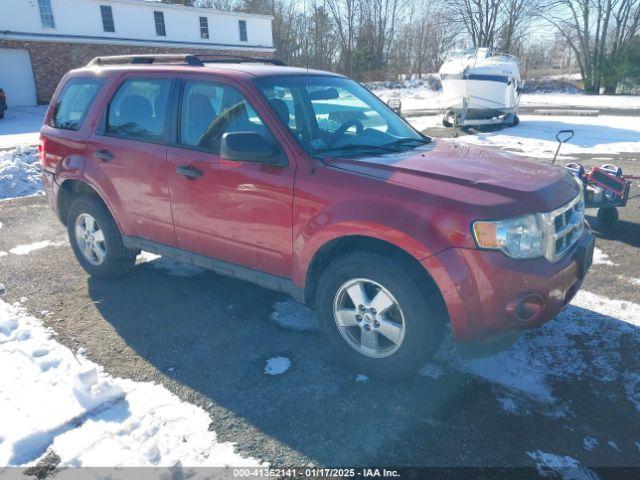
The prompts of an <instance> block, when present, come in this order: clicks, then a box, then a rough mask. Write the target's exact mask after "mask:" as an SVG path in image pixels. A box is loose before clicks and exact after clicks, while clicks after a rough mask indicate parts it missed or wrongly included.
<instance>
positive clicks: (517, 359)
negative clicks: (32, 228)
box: [273, 291, 640, 416]
mask: <svg viewBox="0 0 640 480" xmlns="http://www.w3.org/2000/svg"><path fill="white" fill-rule="evenodd" d="M283 304H284V305H285V306H286V309H287V310H294V311H296V317H295V318H296V319H298V318H299V317H300V316H301V315H303V314H307V315H315V314H314V313H313V312H312V311H311V310H309V309H307V308H306V307H304V306H302V305H300V306H299V307H297V309H296V308H294V306H293V305H291V304H295V302H294V301H293V300H288V301H287V302H281V303H276V304H275V305H274V306H273V308H274V309H275V311H276V312H281V311H282V310H283ZM638 327H640V305H638V304H635V303H632V302H626V301H621V300H614V299H610V298H606V297H603V296H600V295H596V294H593V293H590V292H584V291H581V292H579V293H578V294H577V295H576V297H575V298H574V299H573V301H572V302H571V304H570V305H569V306H568V307H566V308H565V309H564V310H563V311H562V312H561V313H560V314H559V315H558V316H557V317H556V318H555V319H553V320H552V321H551V322H549V323H547V324H546V325H544V326H542V327H541V328H538V329H534V330H530V331H527V332H526V333H524V334H523V336H522V337H521V338H520V339H519V340H518V341H516V342H515V343H514V344H513V345H512V346H511V347H509V348H508V349H507V350H505V351H503V352H500V353H497V354H495V355H492V356H489V357H483V358H473V359H467V358H465V356H464V355H463V354H461V352H460V350H459V349H458V347H457V345H456V344H455V343H454V342H453V341H452V340H451V338H449V339H448V340H447V341H445V343H444V344H443V346H442V348H441V349H440V351H439V353H438V355H437V356H436V361H437V362H438V363H439V364H433V363H429V364H427V365H426V366H425V367H423V368H422V369H421V370H420V374H421V375H422V376H427V377H431V378H434V379H437V378H439V377H440V376H442V375H444V374H446V370H458V371H463V372H466V373H469V374H472V375H475V376H477V377H480V378H483V379H485V380H487V381H489V382H491V383H492V384H494V385H496V386H499V387H500V388H502V389H506V391H508V392H511V393H512V394H513V395H515V397H516V398H517V397H520V396H523V395H524V396H525V397H526V398H527V399H530V400H534V401H536V402H537V403H538V404H539V405H540V406H542V407H544V408H546V413H548V414H550V415H552V416H564V415H566V406H565V405H563V404H562V401H561V399H558V398H556V394H555V392H554V388H553V385H554V382H555V381H556V380H563V379H572V380H576V379H581V380H594V381H601V382H612V381H616V380H622V381H623V382H624V384H625V388H626V396H627V400H628V401H629V402H631V403H632V404H633V405H635V406H636V408H637V410H638V412H640V374H637V373H634V372H632V371H628V369H627V368H626V367H625V366H624V365H626V364H628V362H629V359H626V360H625V359H622V358H621V353H620V352H624V351H625V348H623V346H624V345H628V343H624V342H632V343H636V344H638V345H640V328H638ZM594 351H598V355H597V356H594V355H592V353H593V352H594ZM625 361H626V362H627V363H625ZM633 361H634V360H632V363H633ZM445 369H446V370H445ZM501 406H502V408H503V409H505V410H506V411H514V409H516V408H518V404H517V402H516V400H515V399H513V398H510V399H508V400H504V401H501Z"/></svg>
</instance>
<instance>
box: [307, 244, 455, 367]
mask: <svg viewBox="0 0 640 480" xmlns="http://www.w3.org/2000/svg"><path fill="white" fill-rule="evenodd" d="M316 301H317V305H318V309H319V311H320V316H321V322H322V328H323V331H324V333H325V334H326V336H327V337H328V338H329V340H330V342H331V343H332V345H333V346H334V347H335V348H336V349H337V350H338V352H339V353H340V354H341V355H342V356H343V357H344V358H345V360H346V361H347V362H348V363H349V364H350V365H351V366H353V367H354V368H355V369H356V370H357V371H358V372H362V373H368V374H371V375H375V376H379V377H383V378H402V377H405V376H408V375H411V374H413V373H415V371H416V370H418V369H419V368H420V367H421V366H423V365H424V363H425V362H426V361H427V360H428V359H429V358H431V357H432V356H433V354H434V353H435V351H436V350H437V348H438V346H439V345H440V342H441V341H442V335H443V322H442V319H441V318H439V317H438V315H437V313H436V309H435V308H432V305H430V303H429V301H428V300H427V296H426V295H425V294H424V292H423V291H421V289H420V288H419V286H418V284H417V283H416V281H415V280H414V279H413V278H411V275H408V272H407V271H406V270H405V269H403V268H401V266H400V265H398V264H397V263H396V262H393V261H392V260H390V259H388V258H386V257H384V256H382V255H378V254H372V253H353V254H348V255H344V256H342V257H339V258H337V259H336V260H334V261H333V262H332V263H331V264H330V265H329V266H328V267H327V268H326V269H325V271H324V272H323V273H322V275H321V277H320V280H319V282H318V290H317V297H316Z"/></svg>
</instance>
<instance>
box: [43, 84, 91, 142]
mask: <svg viewBox="0 0 640 480" xmlns="http://www.w3.org/2000/svg"><path fill="white" fill-rule="evenodd" d="M103 83H104V79H98V78H74V79H71V80H69V81H68V82H67V84H66V85H65V86H64V88H63V89H62V92H61V93H60V95H59V96H58V98H57V100H56V103H55V106H54V110H53V116H52V117H51V121H50V122H49V125H50V126H52V127H54V128H61V129H64V130H80V127H82V123H83V122H84V119H85V117H86V116H87V112H88V110H89V107H91V104H92V103H93V100H94V99H95V98H96V95H97V94H98V92H99V91H100V87H102V84H103Z"/></svg>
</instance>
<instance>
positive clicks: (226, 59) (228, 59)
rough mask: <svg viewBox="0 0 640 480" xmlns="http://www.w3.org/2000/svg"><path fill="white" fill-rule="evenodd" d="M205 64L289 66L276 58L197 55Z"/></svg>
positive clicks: (216, 54)
mask: <svg viewBox="0 0 640 480" xmlns="http://www.w3.org/2000/svg"><path fill="white" fill-rule="evenodd" d="M196 56H197V57H198V58H199V59H200V61H202V62H203V63H245V62H246V63H269V64H271V65H278V66H286V65H287V64H286V63H284V62H283V61H281V60H276V59H275V58H258V57H246V56H244V55H233V54H228V53H211V54H204V55H196Z"/></svg>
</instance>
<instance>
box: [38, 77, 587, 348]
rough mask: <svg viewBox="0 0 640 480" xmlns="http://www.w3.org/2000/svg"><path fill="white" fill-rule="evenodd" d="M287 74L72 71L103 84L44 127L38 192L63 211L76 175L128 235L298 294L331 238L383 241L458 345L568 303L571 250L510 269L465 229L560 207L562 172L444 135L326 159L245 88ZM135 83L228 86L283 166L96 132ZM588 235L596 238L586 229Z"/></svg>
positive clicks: (570, 193) (572, 189) (570, 187)
mask: <svg viewBox="0 0 640 480" xmlns="http://www.w3.org/2000/svg"><path fill="white" fill-rule="evenodd" d="M284 72H286V73H290V72H291V70H290V69H288V68H284V67H282V68H281V67H272V66H256V65H253V66H246V65H233V66H228V67H225V66H220V67H219V68H218V67H216V68H215V69H212V68H208V67H187V66H173V67H169V66H156V67H154V66H136V67H130V66H129V67H115V68H102V69H83V70H77V71H74V72H71V73H69V74H68V75H67V76H66V77H65V79H63V81H62V83H61V85H63V84H64V82H66V81H67V80H68V79H69V78H74V77H78V76H87V75H104V76H105V77H106V82H105V84H104V86H103V88H102V90H101V92H100V93H99V95H98V97H97V98H96V101H95V102H94V103H93V105H92V107H91V108H90V110H89V113H88V116H87V120H86V121H85V122H84V124H83V126H82V128H81V129H80V130H79V131H65V130H59V129H54V128H51V127H49V126H47V125H45V126H44V127H43V128H42V138H43V142H44V143H43V152H42V155H43V164H44V169H45V171H46V172H47V174H46V181H45V187H46V190H47V193H48V195H49V199H50V201H51V203H52V205H53V206H54V208H57V198H58V196H57V195H58V190H59V185H60V184H62V182H64V181H65V180H67V179H76V180H80V181H83V182H86V183H87V184H89V185H90V186H91V187H93V188H94V189H95V190H96V191H97V192H98V194H99V195H100V196H101V197H102V199H103V200H104V201H105V203H106V204H107V206H108V208H109V209H110V211H111V212H112V214H113V216H114V218H115V219H116V221H117V223H118V225H119V226H120V228H121V230H122V233H123V234H125V235H128V236H139V237H143V238H146V239H149V240H153V241H156V242H161V243H165V244H168V245H172V246H177V247H180V248H183V249H186V250H189V251H193V252H196V253H199V254H203V255H207V256H211V257H214V258H217V259H220V260H224V261H227V262H232V263H237V264H240V265H243V266H248V267H250V268H253V269H257V270H262V271H265V272H268V273H271V274H275V275H279V276H282V277H286V278H290V279H291V280H292V281H293V282H294V283H295V284H296V285H298V286H300V287H304V286H305V283H306V277H307V273H308V267H309V265H310V263H311V262H312V260H313V258H314V255H315V254H316V253H317V252H318V250H319V249H320V248H321V247H322V246H323V245H326V243H327V242H329V241H332V240H335V239H338V238H341V237H343V236H349V235H362V236H367V237H372V238H376V239H380V240H384V241H386V242H389V243H391V244H393V245H396V246H397V247H399V248H401V249H403V250H404V251H406V252H407V253H408V254H409V255H411V256H412V257H414V258H415V259H416V260H417V261H419V262H420V263H421V265H422V266H423V267H424V268H425V269H426V271H427V272H428V273H429V275H431V276H432V277H433V279H434V280H435V282H436V284H437V285H438V287H439V289H440V291H441V293H442V295H443V297H444V300H445V303H446V306H447V309H448V312H449V316H450V318H451V323H452V326H453V332H454V335H455V337H456V338H457V339H459V340H462V341H472V340H478V339H481V338H484V337H486V336H488V335H490V334H493V333H497V332H500V331H504V330H513V329H522V328H530V327H532V326H535V325H539V324H541V323H543V322H544V321H547V320H549V319H550V318H552V317H553V316H554V315H556V314H557V313H558V312H559V311H560V309H561V308H562V307H563V306H564V305H565V304H566V303H567V302H568V301H569V300H570V298H571V296H572V295H574V294H575V292H576V291H577V289H578V288H579V286H580V281H578V280H577V267H576V262H575V259H574V252H571V253H570V254H569V255H567V256H566V257H565V258H564V259H562V260H560V261H558V262H556V263H550V262H548V261H547V260H546V259H544V258H540V259H535V260H520V261H517V260H512V259H510V258H508V257H506V256H505V255H503V254H502V253H499V252H495V251H491V252H489V251H480V250H478V249H476V248H475V245H474V242H473V239H472V237H471V233H470V224H471V222H472V221H473V220H477V219H499V218H508V217H513V216H516V215H520V214H524V213H531V212H544V211H550V210H553V209H555V208H557V207H559V206H561V205H563V204H564V203H566V202H568V201H569V200H570V199H572V198H573V197H575V195H576V194H577V192H578V190H577V186H576V183H575V182H574V181H573V180H572V179H571V178H570V177H569V176H568V175H567V174H566V173H565V172H564V169H560V168H555V167H547V166H542V165H539V164H535V163H530V162H526V161H523V160H520V159H517V158H512V157H508V156H506V155H504V154H503V153H500V152H496V151H490V150H486V149H481V148H477V147H468V146H463V145H459V144H456V143H454V142H450V141H444V140H436V141H434V142H433V143H432V144H430V146H429V147H426V148H424V149H422V150H413V151H409V152H405V153H402V154H397V155H393V156H391V155H387V156H384V157H372V158H357V159H333V160H330V161H329V164H328V165H327V164H323V163H322V162H320V161H319V160H317V159H312V158H311V157H309V156H308V155H307V154H306V153H305V152H304V151H303V150H302V149H301V148H300V147H299V146H298V144H297V143H296V141H295V140H294V139H293V137H292V136H291V134H290V133H289V132H288V130H286V129H285V128H284V127H283V126H282V124H281V123H279V122H278V121H277V116H276V114H275V112H274V111H273V110H272V109H271V107H270V106H269V104H268V103H267V102H266V100H265V99H264V98H263V97H262V95H261V94H260V93H259V91H258V90H257V88H256V87H255V85H254V84H253V83H252V82H253V80H254V79H255V78H256V76H258V77H259V76H261V75H276V74H279V73H284ZM131 76H141V77H151V76H160V77H163V78H196V79H201V80H209V81H216V82H221V83H230V84H232V85H233V86H234V87H236V88H238V89H239V90H241V92H242V93H243V94H244V95H245V96H246V97H247V98H248V100H249V101H250V103H251V105H252V106H253V108H254V109H255V110H256V111H257V112H258V114H259V116H260V117H261V118H262V120H263V121H264V123H265V124H266V125H267V126H268V127H269V129H270V130H271V133H272V134H273V135H274V136H275V138H276V140H277V141H278V143H279V144H280V145H281V147H282V149H283V151H284V152H285V154H286V156H287V158H288V165H287V166H285V167H275V166H269V165H263V164H256V163H244V162H236V161H230V160H226V159H224V158H221V157H220V155H214V154H210V153H204V152H201V151H195V150H191V149H185V148H182V147H179V146H175V145H167V144H157V143H156V144H153V143H144V142H138V141H133V140H125V139H122V138H116V137H107V136H105V135H103V134H102V133H100V132H101V129H100V125H101V122H102V121H103V120H102V119H103V117H104V115H105V109H106V108H107V105H108V103H109V101H110V99H111V97H112V96H113V94H114V92H115V91H116V90H117V88H118V86H119V85H120V83H121V82H122V80H123V78H125V77H131ZM59 91H60V87H59V88H58V92H57V93H56V96H54V101H52V103H51V105H55V98H57V95H58V94H59ZM51 110H52V108H50V112H49V113H48V115H47V120H46V122H48V121H49V119H50V117H51V114H52V112H51ZM101 149H108V150H109V151H110V152H111V153H112V154H113V155H114V158H113V160H111V161H109V162H106V163H105V162H102V161H100V160H98V159H96V158H94V156H93V153H94V152H95V151H98V150H101ZM184 165H191V166H194V167H196V168H198V169H199V170H201V171H202V172H203V173H204V175H203V177H202V178H200V179H198V180H195V181H194V180H189V179H187V178H185V177H183V176H181V175H178V174H177V173H176V171H175V170H176V168H177V167H180V166H184ZM584 235H590V233H589V231H588V229H585V233H584ZM530 293H535V294H539V295H540V296H541V297H542V298H543V299H544V301H545V306H544V312H543V313H542V314H537V315H535V317H534V318H533V320H534V321H533V322H524V323H518V322H514V321H513V320H512V318H510V314H509V311H510V310H509V309H510V308H511V309H513V302H514V301H515V300H517V299H518V298H521V297H523V296H526V295H527V294H530Z"/></svg>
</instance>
